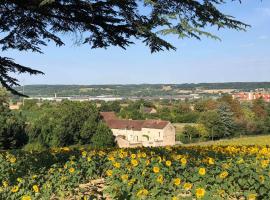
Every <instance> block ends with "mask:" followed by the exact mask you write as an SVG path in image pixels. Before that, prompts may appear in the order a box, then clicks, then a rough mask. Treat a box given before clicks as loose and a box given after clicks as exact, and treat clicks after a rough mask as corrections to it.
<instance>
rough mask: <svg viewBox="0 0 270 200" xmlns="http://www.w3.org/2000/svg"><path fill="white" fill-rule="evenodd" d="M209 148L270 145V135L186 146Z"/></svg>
mask: <svg viewBox="0 0 270 200" xmlns="http://www.w3.org/2000/svg"><path fill="white" fill-rule="evenodd" d="M194 145H199V146H209V145H220V146H226V145H270V135H262V136H249V137H240V138H233V139H224V140H218V141H207V142H198V143H192V144H186V146H194Z"/></svg>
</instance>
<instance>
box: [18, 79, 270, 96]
mask: <svg viewBox="0 0 270 200" xmlns="http://www.w3.org/2000/svg"><path fill="white" fill-rule="evenodd" d="M257 88H264V89H269V88H270V82H231V83H198V84H193V83H192V84H188V83H185V84H140V85H135V84H133V85H26V86H25V87H24V91H25V94H26V95H29V96H54V95H55V93H56V94H57V95H58V96H73V95H88V96H99V95H113V96H122V97H131V96H137V97H145V96H166V95H179V94H186V93H188V92H193V91H194V90H197V91H198V90H219V89H220V90H221V89H236V90H242V91H249V90H254V89H257ZM15 89H17V90H18V91H19V92H22V90H23V88H22V87H17V88H15Z"/></svg>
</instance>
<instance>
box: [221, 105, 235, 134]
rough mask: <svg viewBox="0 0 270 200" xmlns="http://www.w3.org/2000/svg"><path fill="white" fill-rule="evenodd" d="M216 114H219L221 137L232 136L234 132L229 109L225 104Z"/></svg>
mask: <svg viewBox="0 0 270 200" xmlns="http://www.w3.org/2000/svg"><path fill="white" fill-rule="evenodd" d="M217 113H218V114H219V118H220V122H221V127H220V130H221V131H222V132H223V137H228V136H232V135H233V134H234V131H235V124H234V120H233V112H231V110H230V107H229V106H228V105H227V104H221V105H220V106H219V107H218V109H217Z"/></svg>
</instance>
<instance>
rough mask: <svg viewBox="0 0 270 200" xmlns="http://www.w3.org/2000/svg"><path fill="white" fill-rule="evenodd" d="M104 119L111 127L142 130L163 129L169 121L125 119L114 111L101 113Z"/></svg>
mask: <svg viewBox="0 0 270 200" xmlns="http://www.w3.org/2000/svg"><path fill="white" fill-rule="evenodd" d="M101 115H102V117H103V119H104V121H105V122H106V124H107V125H108V126H109V127H110V128H111V129H128V130H131V129H132V130H136V131H140V130H142V128H151V129H163V128H165V127H166V126H167V125H168V124H169V122H168V121H162V120H124V119H118V118H117V117H116V115H115V114H114V113H113V114H112V113H111V112H110V113H104V112H103V113H101Z"/></svg>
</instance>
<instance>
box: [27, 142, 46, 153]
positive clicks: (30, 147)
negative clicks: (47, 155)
mask: <svg viewBox="0 0 270 200" xmlns="http://www.w3.org/2000/svg"><path fill="white" fill-rule="evenodd" d="M46 149H47V148H46V147H45V146H44V145H43V144H41V143H40V142H38V141H36V142H32V143H28V144H27V145H25V146H24V147H23V150H24V151H29V152H31V151H45V150H46Z"/></svg>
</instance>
